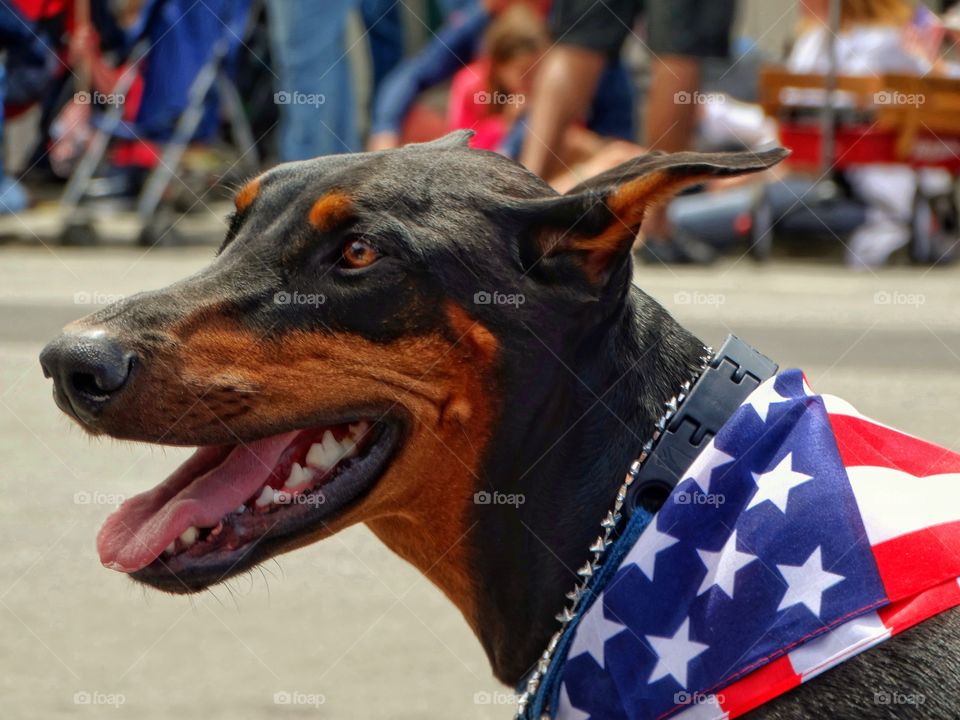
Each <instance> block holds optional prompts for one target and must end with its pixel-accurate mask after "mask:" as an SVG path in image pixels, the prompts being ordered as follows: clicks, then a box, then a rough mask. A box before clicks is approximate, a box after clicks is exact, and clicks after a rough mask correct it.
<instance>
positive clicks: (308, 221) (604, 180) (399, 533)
mask: <svg viewBox="0 0 960 720" xmlns="http://www.w3.org/2000/svg"><path fill="white" fill-rule="evenodd" d="M468 137H469V136H468V135H467V134H455V135H452V136H448V137H447V138H444V139H442V140H439V141H436V142H433V143H428V144H424V145H418V146H409V147H406V148H403V149H400V150H395V151H389V152H383V153H372V154H361V155H346V156H335V157H325V158H319V159H316V160H311V161H307V162H299V163H292V164H287V165H281V166H279V167H276V168H274V169H272V170H270V171H267V172H265V173H264V174H262V175H261V176H259V177H257V178H256V179H254V180H252V181H251V182H249V183H248V184H247V185H246V186H245V187H244V188H243V189H242V190H241V191H240V192H239V193H238V194H237V196H236V213H235V214H234V216H233V217H232V219H231V222H230V229H229V231H228V233H227V236H226V239H225V240H224V242H223V245H222V247H221V248H220V251H219V252H218V254H217V256H216V258H215V259H214V261H213V262H212V263H211V264H210V265H209V267H207V268H206V269H205V270H203V271H201V272H199V273H198V274H196V275H194V276H192V277H189V278H187V279H185V280H183V281H181V282H178V283H176V284H174V285H171V286H170V287H167V288H165V289H162V290H158V291H153V292H147V293H143V294H139V295H136V296H133V297H130V298H127V299H125V300H122V301H120V302H118V303H116V304H114V305H111V306H110V307H108V308H106V309H103V310H101V311H99V312H96V313H94V314H92V315H90V316H88V317H86V318H83V319H82V320H79V321H77V322H75V323H73V324H72V325H70V326H68V328H66V330H65V332H64V334H63V335H61V336H60V337H59V338H58V339H56V340H54V341H53V342H52V343H51V344H50V345H48V346H47V348H46V349H45V350H44V351H43V354H42V355H41V362H42V365H43V368H44V371H45V373H46V374H47V375H48V376H50V377H52V378H53V380H54V397H55V399H56V402H57V404H58V405H59V406H60V408H61V409H62V410H63V411H64V412H66V413H67V414H68V415H70V416H71V417H72V418H74V419H75V420H76V421H77V422H78V423H79V424H80V425H81V426H82V427H83V428H84V429H85V430H87V431H89V432H90V433H92V434H96V435H101V434H103V435H109V436H112V437H116V438H123V439H132V440H139V441H145V442H150V443H157V444H167V445H191V446H198V447H199V449H198V450H197V451H196V453H195V454H194V455H193V456H192V457H191V458H190V459H189V460H187V461H186V462H185V463H184V464H183V465H182V466H181V467H180V468H179V469H178V470H176V471H175V472H174V473H173V474H172V475H171V476H170V477H169V478H167V479H166V480H164V481H163V482H162V483H161V484H160V485H158V486H157V487H155V488H154V489H153V490H150V491H148V492H146V493H144V494H141V495H139V496H137V497H135V498H132V499H131V500H128V501H127V502H126V503H124V505H123V506H122V507H121V508H120V509H119V510H118V511H117V512H116V513H115V514H114V515H113V516H112V517H110V519H109V520H107V522H106V524H105V525H104V527H103V529H102V530H101V532H100V535H99V538H98V546H99V551H100V556H101V559H102V561H103V562H104V564H106V565H107V566H109V567H112V568H115V569H118V570H121V571H124V572H128V573H132V574H133V576H134V577H135V578H137V579H139V580H142V581H143V582H146V583H148V584H151V585H154V586H157V587H160V588H162V589H165V590H169V591H174V592H188V591H195V590H199V589H202V588H205V587H207V586H208V585H210V584H212V583H216V582H218V581H221V580H223V579H225V578H227V577H230V576H231V575H234V574H236V573H238V572H241V571H243V570H246V569H248V568H250V567H251V566H253V565H254V564H256V563H259V562H261V561H263V560H264V559H266V558H269V557H271V556H273V555H276V554H278V553H281V552H284V551H287V550H290V549H292V548H296V547H299V546H302V545H305V544H307V543H311V542H314V541H316V540H318V539H320V538H323V537H325V536H326V535H329V534H331V533H334V532H336V531H338V530H340V529H341V528H344V527H346V526H348V525H351V524H353V523H357V522H367V523H368V524H369V525H370V526H371V527H372V528H373V529H374V531H375V532H376V533H377V534H378V535H380V537H382V538H383V539H384V540H386V541H387V542H388V544H390V545H391V546H392V547H394V549H396V550H397V551H398V552H400V554H401V555H403V556H405V557H407V558H408V559H410V560H411V561H413V562H414V563H416V564H418V565H419V566H420V567H421V568H422V569H425V570H427V569H430V568H434V569H433V570H432V571H431V572H432V574H434V575H437V574H438V575H440V577H434V579H435V580H436V581H437V582H438V583H439V584H440V585H441V586H442V587H443V588H444V589H445V590H446V591H447V592H448V593H449V594H452V595H459V594H461V593H464V594H466V593H468V592H469V591H470V588H469V587H468V586H469V584H470V582H471V580H470V577H469V576H470V573H469V570H468V568H469V558H468V557H467V555H468V554H469V551H468V550H466V549H464V548H465V547H467V545H466V544H465V543H463V542H460V541H462V540H463V539H464V535H465V534H467V532H468V529H469V528H470V526H471V518H470V514H471V513H472V512H474V511H475V505H474V503H473V502H472V501H473V498H474V493H475V492H477V491H478V489H480V487H481V485H480V483H481V478H482V477H484V476H485V474H487V473H486V470H485V469H484V462H485V458H486V456H487V454H488V448H489V446H490V444H491V442H492V438H494V437H496V436H497V428H498V424H499V423H501V422H502V419H503V418H504V417H506V416H515V415H517V414H518V413H524V412H527V413H529V410H524V409H523V408H522V407H512V406H511V405H510V400H509V399H508V398H505V396H504V395H505V393H504V387H505V378H506V377H507V376H508V375H510V373H514V375H516V373H518V372H520V369H523V372H527V373H528V374H530V373H533V374H535V372H536V368H537V364H538V362H540V359H541V358H545V357H548V356H553V357H555V358H563V357H566V356H567V355H568V353H569V348H570V347H572V346H573V345H576V344H577V342H578V340H579V339H580V338H583V337H586V336H587V335H588V334H589V333H590V331H591V328H592V326H593V324H595V323H598V322H601V321H602V319H603V318H604V317H606V316H608V315H609V314H610V313H611V312H613V311H615V309H616V308H617V307H618V306H619V305H620V304H621V303H623V301H624V296H625V289H626V287H627V286H628V283H629V280H630V262H629V255H630V247H631V244H632V242H633V238H634V236H635V234H636V232H637V228H638V226H639V224H640V221H641V219H642V217H643V213H644V210H645V209H646V208H647V207H649V206H650V204H651V203H652V202H654V201H655V200H657V199H660V198H663V197H665V196H666V195H668V194H670V193H672V192H674V191H675V190H677V189H678V188H679V187H681V186H683V185H685V184H689V183H692V182H696V181H698V180H702V179H704V178H706V177H710V176H717V175H731V174H737V173H742V172H752V171H756V170H761V169H763V168H766V167H768V166H770V165H772V164H774V163H775V162H777V161H778V160H779V159H781V158H782V156H783V152H782V151H770V152H767V153H761V154H759V155H758V154H748V153H743V154H723V155H700V154H693V153H683V154H678V155H649V156H646V157H642V158H638V159H636V160H634V161H631V162H629V163H626V164H625V165H622V166H620V167H618V168H616V169H615V170H614V171H611V172H608V173H605V174H604V175H602V176H600V177H598V178H595V179H594V180H592V181H589V182H588V183H585V184H584V185H582V186H580V187H578V188H575V189H574V190H573V191H571V192H570V193H568V194H567V195H563V196H561V195H557V194H556V193H555V192H553V191H552V190H551V189H550V188H549V187H548V186H547V185H545V184H544V183H543V182H542V181H540V180H539V179H538V178H536V177H535V176H533V175H531V174H530V173H528V172H527V171H526V170H524V169H523V168H522V167H520V166H519V165H516V164H515V163H513V162H511V161H509V160H507V159H505V158H503V157H501V156H498V155H495V154H492V153H488V152H483V151H478V150H472V149H469V148H468V147H467V139H468ZM532 330H534V331H535V335H534V334H532V332H531V331H532ZM515 440H516V441H517V442H522V441H523V438H515ZM440 557H443V559H444V562H443V563H438V558H440ZM435 566H436V567H435Z"/></svg>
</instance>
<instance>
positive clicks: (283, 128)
mask: <svg viewBox="0 0 960 720" xmlns="http://www.w3.org/2000/svg"><path fill="white" fill-rule="evenodd" d="M358 6H359V0H324V2H322V3H321V2H316V0H268V2H267V11H268V13H269V30H270V47H271V52H272V53H273V60H274V69H275V70H276V74H277V76H278V80H277V86H276V88H275V89H276V91H277V94H276V96H275V97H277V98H278V102H279V109H280V159H281V160H284V161H289V160H305V159H308V158H312V157H316V156H318V155H332V154H336V153H343V152H356V151H358V150H359V149H360V131H359V128H358V123H357V117H356V114H357V113H356V107H355V105H356V98H355V96H354V92H353V78H352V75H351V69H350V62H349V59H348V57H347V45H346V37H345V33H346V22H347V16H348V15H349V13H350V11H352V10H355V9H357V8H358Z"/></svg>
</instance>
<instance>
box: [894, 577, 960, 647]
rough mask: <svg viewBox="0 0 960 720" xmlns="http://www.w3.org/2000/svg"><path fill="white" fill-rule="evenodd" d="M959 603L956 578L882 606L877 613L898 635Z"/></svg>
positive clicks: (959, 589) (959, 588)
mask: <svg viewBox="0 0 960 720" xmlns="http://www.w3.org/2000/svg"><path fill="white" fill-rule="evenodd" d="M957 605H960V584H958V583H957V580H956V578H954V579H952V580H947V581H946V582H945V583H941V584H940V585H937V586H936V587H933V588H930V589H929V590H927V591H926V592H922V593H920V594H919V595H916V596H914V597H910V598H906V599H904V600H899V601H898V602H895V603H891V604H890V605H887V606H886V607H882V608H880V609H879V610H877V615H879V616H880V620H881V621H882V622H883V624H884V625H886V626H887V627H888V628H890V631H891V632H892V633H893V634H894V635H896V634H897V633H899V632H903V631H904V630H906V629H907V628H910V627H913V626H914V625H916V624H917V623H919V622H923V621H924V620H926V619H927V618H930V617H933V616H934V615H936V614H937V613H941V612H943V611H944V610H949V609H950V608H952V607H956V606H957Z"/></svg>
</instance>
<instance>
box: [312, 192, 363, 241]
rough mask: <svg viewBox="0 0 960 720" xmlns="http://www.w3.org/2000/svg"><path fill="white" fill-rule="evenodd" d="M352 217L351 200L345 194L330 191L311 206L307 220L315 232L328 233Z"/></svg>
mask: <svg viewBox="0 0 960 720" xmlns="http://www.w3.org/2000/svg"><path fill="white" fill-rule="evenodd" d="M352 215H353V199H352V198H351V197H350V196H349V195H347V194H346V193H345V192H342V191H340V190H332V191H330V192H328V193H327V194H326V195H323V196H322V197H321V198H320V199H319V200H317V201H316V202H315V203H314V204H313V207H311V208H310V214H309V215H308V218H307V219H308V220H309V221H310V224H311V225H312V226H313V227H315V228H316V229H317V230H320V231H321V232H330V231H332V230H335V229H336V228H338V227H339V226H340V225H342V224H343V223H345V222H346V221H347V220H349V219H350V217H351V216H352Z"/></svg>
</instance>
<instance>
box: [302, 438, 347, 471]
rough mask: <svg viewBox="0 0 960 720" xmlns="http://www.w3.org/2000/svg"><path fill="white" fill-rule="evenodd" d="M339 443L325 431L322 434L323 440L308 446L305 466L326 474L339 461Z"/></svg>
mask: <svg viewBox="0 0 960 720" xmlns="http://www.w3.org/2000/svg"><path fill="white" fill-rule="evenodd" d="M340 455H341V450H340V443H338V442H337V439H336V438H335V437H334V436H333V433H332V432H330V431H329V430H327V431H326V432H325V433H324V434H323V439H322V440H321V441H320V442H318V443H314V444H313V445H311V446H310V449H309V450H308V451H307V460H306V462H307V465H310V466H311V467H315V468H317V469H318V470H322V471H323V472H326V471H327V470H329V469H330V468H332V467H333V466H334V465H336V464H337V461H338V460H339V459H340Z"/></svg>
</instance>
